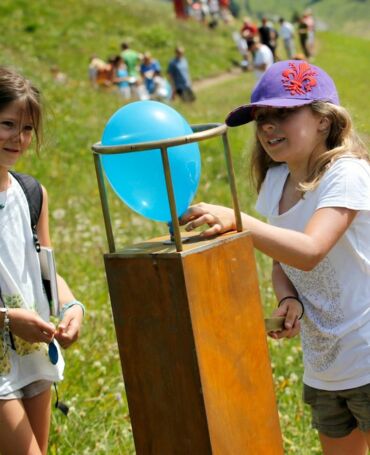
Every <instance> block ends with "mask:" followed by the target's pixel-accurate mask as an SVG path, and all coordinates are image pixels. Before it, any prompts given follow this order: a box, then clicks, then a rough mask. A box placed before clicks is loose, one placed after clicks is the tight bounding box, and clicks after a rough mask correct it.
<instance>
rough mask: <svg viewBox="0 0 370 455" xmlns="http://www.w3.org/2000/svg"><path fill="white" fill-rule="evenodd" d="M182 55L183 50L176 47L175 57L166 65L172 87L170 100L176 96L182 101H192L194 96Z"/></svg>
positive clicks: (186, 63) (187, 66)
mask: <svg viewBox="0 0 370 455" xmlns="http://www.w3.org/2000/svg"><path fill="white" fill-rule="evenodd" d="M184 54H185V49H184V48H183V47H181V46H177V47H176V49H175V57H174V58H173V59H172V60H171V61H170V63H169V65H168V69H167V73H168V78H169V81H170V83H171V86H172V99H175V97H176V95H178V96H179V97H180V98H181V99H182V100H183V101H194V100H195V95H194V92H193V90H192V88H191V79H190V74H189V64H188V61H187V59H186V58H185V55H184Z"/></svg>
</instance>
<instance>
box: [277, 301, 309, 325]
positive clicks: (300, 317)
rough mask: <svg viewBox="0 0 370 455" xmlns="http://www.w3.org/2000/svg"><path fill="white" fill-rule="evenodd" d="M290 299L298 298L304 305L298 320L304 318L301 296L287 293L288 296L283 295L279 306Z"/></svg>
mask: <svg viewBox="0 0 370 455" xmlns="http://www.w3.org/2000/svg"><path fill="white" fill-rule="evenodd" d="M288 299H294V300H297V302H299V303H300V304H301V307H302V314H301V315H300V316H299V318H298V320H300V319H302V318H303V315H304V306H303V303H302V301H301V300H300V298H299V297H297V296H295V295H287V296H286V297H283V298H282V299H281V300H280V301H279V303H278V308H279V306H280V305H281V304H282V303H283V302H284V301H285V300H288Z"/></svg>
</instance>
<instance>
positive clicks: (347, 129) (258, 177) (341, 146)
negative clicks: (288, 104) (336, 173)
mask: <svg viewBox="0 0 370 455" xmlns="http://www.w3.org/2000/svg"><path fill="white" fill-rule="evenodd" d="M310 106H311V109H312V111H313V113H314V114H316V115H320V116H321V117H327V118H328V120H329V122H330V126H329V129H328V133H327V137H326V147H327V150H326V152H324V153H322V154H321V155H320V156H319V157H318V158H317V159H316V161H315V162H312V163H310V168H311V172H310V173H309V175H308V176H307V179H306V181H304V182H301V183H300V185H299V188H298V189H299V190H300V191H302V193H304V192H306V191H312V190H314V189H315V188H316V187H317V186H318V184H319V183H320V180H321V178H322V176H323V174H324V173H325V171H326V170H327V169H328V167H329V166H330V165H331V164H332V163H333V162H334V161H335V160H337V159H338V158H340V157H341V156H343V155H347V156H348V155H350V156H353V157H355V158H361V159H365V160H366V161H368V162H369V163H370V158H369V155H368V151H367V149H366V147H365V144H364V143H363V142H362V140H361V139H360V138H359V136H358V135H357V134H356V132H355V131H354V129H353V126H352V120H351V117H350V115H349V113H348V112H347V111H346V109H344V108H343V107H341V106H336V105H334V104H331V103H326V102H324V101H314V102H313V103H312V104H310ZM280 164H281V163H277V162H275V161H273V160H272V159H271V158H270V156H269V155H268V154H267V153H266V152H265V150H264V148H263V147H262V145H261V143H260V141H259V140H258V138H257V136H256V143H255V146H254V148H253V150H252V156H251V174H252V181H253V183H254V186H255V187H256V189H257V191H258V192H259V190H260V188H261V185H262V182H263V180H264V179H265V177H266V173H267V170H268V169H269V168H270V167H273V166H279V165H280Z"/></svg>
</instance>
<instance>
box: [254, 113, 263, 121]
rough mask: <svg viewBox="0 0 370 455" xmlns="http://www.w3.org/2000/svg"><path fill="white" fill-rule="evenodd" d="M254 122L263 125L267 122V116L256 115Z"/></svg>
mask: <svg viewBox="0 0 370 455" xmlns="http://www.w3.org/2000/svg"><path fill="white" fill-rule="evenodd" d="M254 120H255V121H256V123H263V122H265V121H266V115H264V114H256V116H255V117H254Z"/></svg>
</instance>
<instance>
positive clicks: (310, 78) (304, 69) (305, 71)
mask: <svg viewBox="0 0 370 455" xmlns="http://www.w3.org/2000/svg"><path fill="white" fill-rule="evenodd" d="M289 66H290V69H287V70H284V71H283V72H282V73H281V74H282V76H283V79H282V83H283V86H284V88H285V90H287V91H289V92H290V94H291V95H293V96H294V95H304V94H305V93H307V92H310V91H311V89H312V87H315V85H317V79H316V78H315V77H314V76H317V72H316V71H315V70H313V69H312V67H311V66H310V65H309V64H308V63H306V62H302V63H300V64H299V65H298V66H297V65H295V64H294V63H289Z"/></svg>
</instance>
